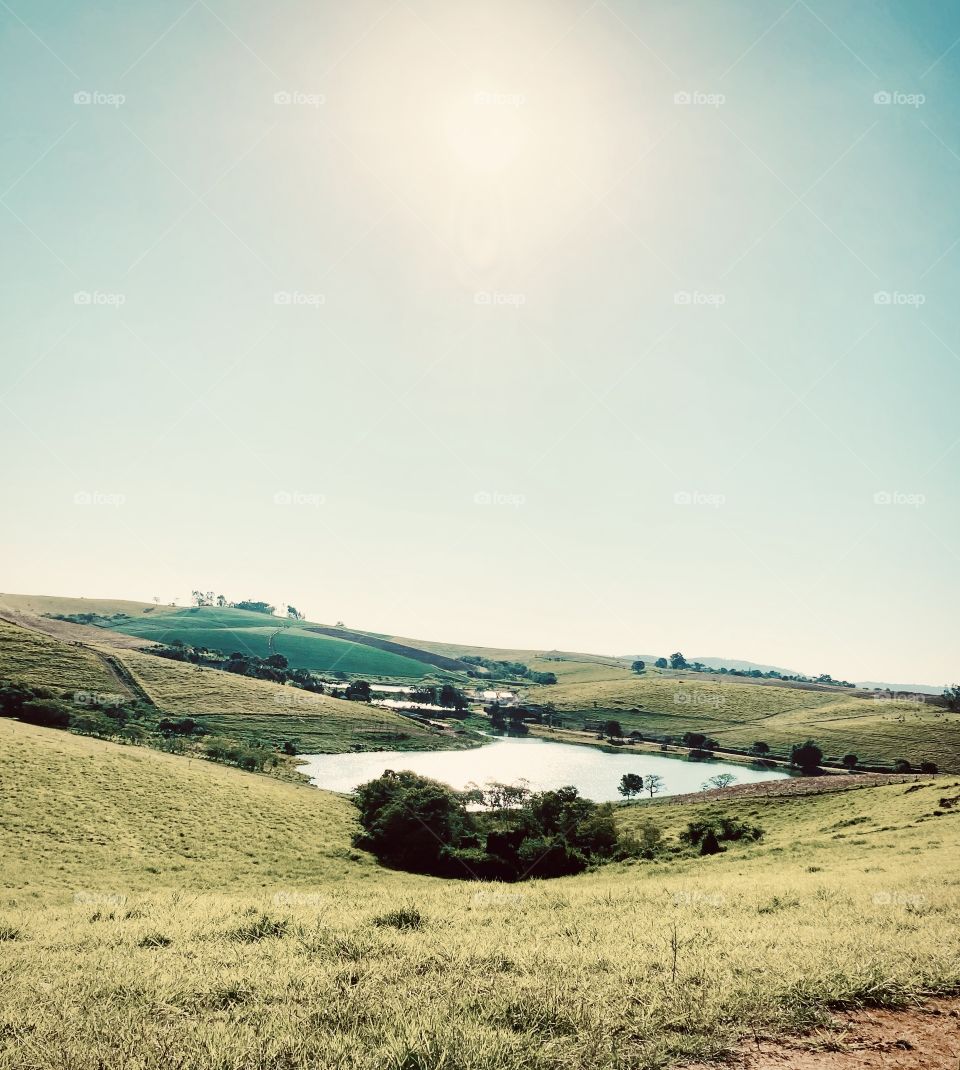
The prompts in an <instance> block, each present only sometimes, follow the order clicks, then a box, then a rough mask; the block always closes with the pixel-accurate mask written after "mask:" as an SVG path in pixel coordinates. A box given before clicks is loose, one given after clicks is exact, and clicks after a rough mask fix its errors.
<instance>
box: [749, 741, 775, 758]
mask: <svg viewBox="0 0 960 1070" xmlns="http://www.w3.org/2000/svg"><path fill="white" fill-rule="evenodd" d="M750 749H751V750H752V751H753V753H754V754H759V755H760V757H761V758H763V757H765V756H766V755H768V754H769V753H770V744H769V743H764V742H763V740H762V739H758V740H756V742H755V743H754V744H753V746H752V747H751V748H750Z"/></svg>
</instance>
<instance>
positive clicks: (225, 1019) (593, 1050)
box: [0, 721, 960, 1070]
mask: <svg viewBox="0 0 960 1070" xmlns="http://www.w3.org/2000/svg"><path fill="white" fill-rule="evenodd" d="M0 744H2V752H3V755H4V758H3V763H4V764H3V777H2V780H0V793H2V799H0V803H2V805H0V852H2V853H0V858H2V859H3V862H2V868H0V875H2V883H3V889H4V890H3V892H2V897H0V933H2V934H3V937H4V939H2V940H0V1020H2V1022H3V1027H2V1029H0V1065H2V1066H4V1067H5V1068H7V1067H9V1068H16V1070H27V1068H28V1067H29V1068H30V1070H61V1068H63V1067H70V1068H71V1070H95V1068H97V1070H99V1068H101V1067H104V1066H121V1065H122V1066H124V1067H129V1068H133V1070H160V1068H161V1067H162V1068H164V1070H170V1068H173V1070H200V1068H205V1070H206V1068H210V1067H217V1068H218V1070H241V1068H243V1070H246V1068H248V1067H253V1066H257V1067H267V1066H271V1067H279V1066H282V1067H284V1068H286V1070H307V1068H308V1067H309V1068H313V1067H317V1066H323V1067H337V1068H342V1070H374V1068H376V1070H381V1068H387V1070H521V1068H523V1070H527V1068H533V1070H631V1068H633V1070H647V1068H651V1070H652V1068H655V1067H661V1066H665V1065H668V1064H670V1063H671V1062H674V1061H676V1060H681V1059H684V1058H687V1057H698V1056H711V1055H716V1054H718V1053H720V1052H722V1051H723V1050H725V1049H726V1047H727V1046H728V1045H730V1044H731V1043H733V1042H734V1041H735V1039H736V1038H737V1036H739V1035H741V1034H743V1033H745V1032H748V1031H749V1029H750V1028H752V1027H755V1028H756V1029H758V1030H760V1031H764V1032H777V1031H779V1030H785V1029H796V1028H798V1027H801V1026H804V1025H809V1024H811V1023H814V1022H820V1021H823V1020H824V1019H825V1018H826V1017H827V1016H828V1013H829V1010H828V1009H829V1007H830V1006H837V1005H850V1004H858V1003H869V1004H894V1005H895V1004H899V1003H903V1002H906V1001H909V1000H910V999H912V998H914V997H917V996H920V995H921V994H923V993H927V992H932V991H938V990H945V989H949V988H952V987H954V986H956V985H957V984H958V983H960V965H958V963H960V955H958V952H960V936H958V931H957V928H956V926H955V924H954V920H955V917H956V913H957V909H958V907H960V852H958V850H957V846H958V844H957V839H958V821H960V817H958V816H957V811H956V810H954V809H944V808H943V807H941V806H940V805H939V799H940V798H941V797H943V796H950V797H952V796H956V795H957V794H958V792H960V782H957V781H954V780H949V779H947V778H939V779H938V780H937V781H935V782H930V783H924V782H921V783H920V784H918V785H916V786H914V785H909V786H904V785H902V784H901V785H895V786H889V787H880V788H866V789H862V790H859V791H853V792H846V793H842V794H830V795H822V796H817V797H813V798H797V799H795V798H790V799H750V800H748V801H744V802H743V803H735V802H729V803H725V804H724V806H723V812H725V813H730V812H734V811H737V812H740V813H741V814H742V816H744V817H746V818H748V819H749V820H750V821H751V822H755V823H759V824H761V825H762V826H763V827H764V828H765V829H766V830H767V834H766V837H765V839H764V840H763V841H762V842H760V843H759V844H756V845H751V846H749V847H739V846H733V847H731V848H730V849H729V850H728V852H727V853H725V854H721V855H717V856H714V857H711V858H705V859H704V858H694V857H671V856H669V855H668V856H666V859H665V860H664V861H659V862H635V863H631V864H620V865H614V866H609V867H605V868H604V869H602V870H598V871H595V872H591V873H586V874H583V875H581V876H579V877H573V878H567V879H563V880H558V881H552V882H539V883H528V884H522V885H511V886H503V885H474V884H465V883H462V882H456V881H440V880H436V879H432V878H426V877H416V876H412V875H407V874H401V873H395V872H391V871H388V870H385V869H382V868H380V867H378V866H377V865H375V864H374V863H373V861H372V860H371V859H370V858H369V857H368V856H367V855H365V854H364V853H363V852H359V851H356V850H354V849H353V848H352V847H351V846H350V834H351V831H352V829H353V828H354V823H353V815H352V808H351V807H350V805H349V804H348V803H347V802H345V801H344V800H342V799H340V798H338V797H336V796H331V795H329V794H326V793H322V792H318V791H314V790H312V789H309V788H303V787H298V786H296V785H291V784H284V783H280V782H276V781H272V780H270V779H268V778H265V777H260V776H256V775H253V774H245V773H241V772H239V771H236V770H232V769H226V768H221V767H217V766H212V765H209V764H207V763H203V762H199V761H196V760H187V759H185V758H178V757H174V756H170V755H164V754H158V753H156V752H152V751H146V750H141V749H138V748H132V747H121V746H118V745H114V744H109V743H104V742H101V741H98V740H90V739H84V738H79V737H75V736H71V735H68V734H65V733H57V732H52V731H48V730H44V729H38V728H33V727H31V726H27V725H21V724H18V723H14V722H6V721H4V722H0ZM711 805H716V804H710V803H704V804H699V805H696V806H678V805H670V804H658V803H653V804H650V803H643V804H639V805H631V806H628V807H624V808H622V810H621V815H622V816H621V820H622V821H623V823H624V824H625V825H626V826H627V827H630V828H634V827H637V826H638V825H639V824H640V823H642V822H644V821H647V820H652V821H653V822H654V823H655V824H657V826H658V827H660V828H661V829H662V830H663V832H664V834H665V836H666V839H667V842H668V843H670V842H673V840H674V837H675V835H676V833H677V832H678V831H679V830H680V828H681V826H682V825H683V824H684V823H685V822H686V821H688V820H690V819H691V818H692V817H694V816H695V815H697V814H700V813H702V812H703V811H704V810H705V809H709V807H710V806H711Z"/></svg>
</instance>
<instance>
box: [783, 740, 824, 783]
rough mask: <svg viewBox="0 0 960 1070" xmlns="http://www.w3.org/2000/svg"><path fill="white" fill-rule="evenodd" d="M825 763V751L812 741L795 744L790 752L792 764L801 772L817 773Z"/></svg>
mask: <svg viewBox="0 0 960 1070" xmlns="http://www.w3.org/2000/svg"><path fill="white" fill-rule="evenodd" d="M822 761H823V751H822V750H821V749H820V747H818V746H817V744H816V743H814V741H813V740H812V739H808V740H807V742H806V743H794V745H793V748H792V750H791V752H790V764H791V765H792V766H795V767H796V768H797V769H799V770H800V771H801V772H803V773H806V774H808V775H809V774H810V773H815V772H816V771H817V769H818V767H819V765H820V763H821V762H822Z"/></svg>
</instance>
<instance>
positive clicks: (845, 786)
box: [658, 766, 957, 1070]
mask: <svg viewBox="0 0 960 1070" xmlns="http://www.w3.org/2000/svg"><path fill="white" fill-rule="evenodd" d="M704 768H707V767H706V766H704ZM935 780H936V774H930V773H835V774H826V775H824V776H794V777H790V778H789V779H788V780H761V781H759V782H758V783H756V784H734V785H733V786H732V787H729V788H713V789H711V790H710V791H695V792H691V793H689V794H686V795H670V796H668V797H666V798H664V799H661V800H658V802H660V803H663V804H679V805H683V804H684V803H691V802H716V801H718V800H723V799H730V800H731V801H733V800H736V799H752V798H758V797H761V796H770V795H823V794H825V793H826V792H831V791H852V790H854V789H856V788H877V787H881V786H882V785H884V784H906V783H910V782H914V783H916V782H922V783H924V784H932V783H933V782H934V781H935ZM954 1070H957V1068H956V1067H954Z"/></svg>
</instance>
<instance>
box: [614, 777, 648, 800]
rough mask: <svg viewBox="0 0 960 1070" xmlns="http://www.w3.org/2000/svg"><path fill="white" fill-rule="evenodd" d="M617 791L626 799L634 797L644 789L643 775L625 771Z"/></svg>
mask: <svg viewBox="0 0 960 1070" xmlns="http://www.w3.org/2000/svg"><path fill="white" fill-rule="evenodd" d="M617 791H619V792H620V794H621V795H622V796H623V797H624V798H625V799H632V798H633V797H634V795H639V794H640V793H641V792H642V791H643V777H642V776H640V774H639V773H624V774H623V776H622V777H621V778H620V786H619V787H618V788H617Z"/></svg>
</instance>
